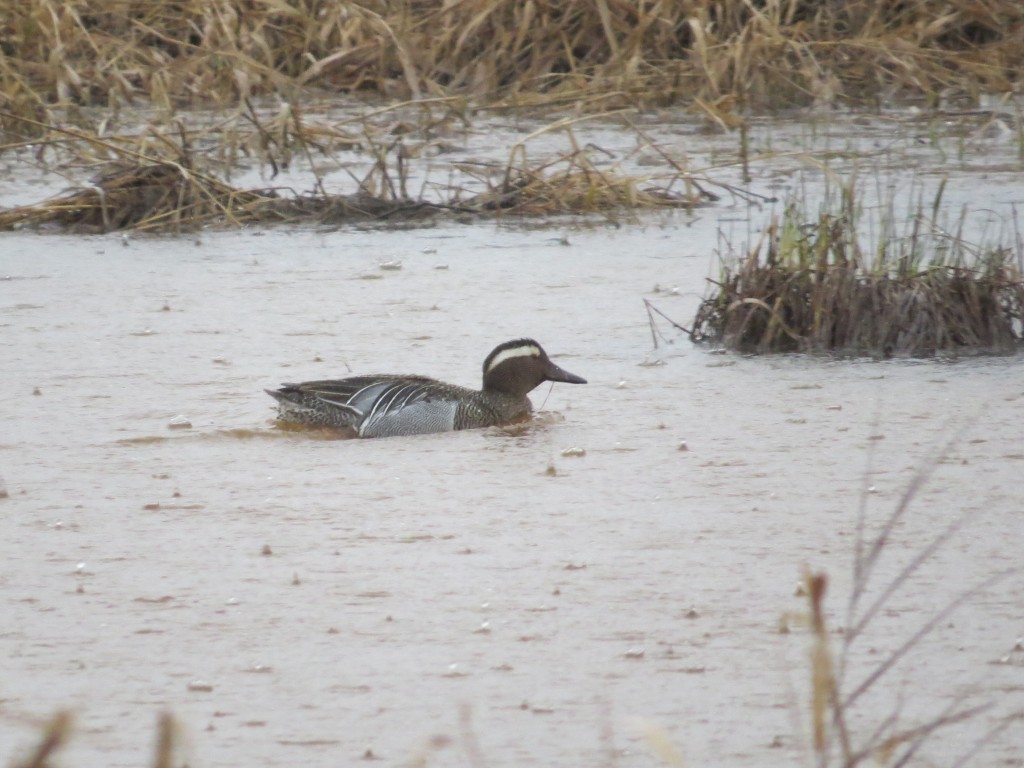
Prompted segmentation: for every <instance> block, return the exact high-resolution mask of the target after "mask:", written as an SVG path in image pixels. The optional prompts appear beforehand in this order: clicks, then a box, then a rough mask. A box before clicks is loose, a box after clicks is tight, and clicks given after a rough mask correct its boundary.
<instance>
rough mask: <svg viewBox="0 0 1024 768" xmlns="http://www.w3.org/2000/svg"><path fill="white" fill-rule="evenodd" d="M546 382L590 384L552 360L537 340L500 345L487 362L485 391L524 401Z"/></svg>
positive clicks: (488, 357)
mask: <svg viewBox="0 0 1024 768" xmlns="http://www.w3.org/2000/svg"><path fill="white" fill-rule="evenodd" d="M545 381H562V382H565V383H566V384H586V383H587V380H586V379H584V378H582V377H580V376H577V375H575V374H573V373H569V372H568V371H564V370H562V369H561V368H559V367H558V366H557V365H555V364H554V363H553V362H551V360H550V359H549V358H548V355H547V353H546V352H545V351H544V349H543V348H542V347H541V345H540V344H538V343H537V342H536V341H534V340H533V339H515V340H513V341H506V342H505V343H504V344H499V345H498V346H496V347H495V348H494V351H493V352H491V354H489V355H488V356H487V359H486V360H484V391H485V392H502V393H504V394H507V395H512V396H514V397H524V396H525V395H526V393H527V392H529V391H530V390H532V389H533V388H534V387H536V386H537V385H539V384H541V383H543V382H545Z"/></svg>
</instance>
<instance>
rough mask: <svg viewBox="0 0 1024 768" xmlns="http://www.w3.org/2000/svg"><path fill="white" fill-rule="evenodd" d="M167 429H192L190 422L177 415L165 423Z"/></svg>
mask: <svg viewBox="0 0 1024 768" xmlns="http://www.w3.org/2000/svg"><path fill="white" fill-rule="evenodd" d="M167 428H168V429H192V422H191V421H189V420H188V418H187V417H185V416H182V415H181V414H178V415H177V416H175V417H174V418H173V419H171V420H170V421H169V422H167Z"/></svg>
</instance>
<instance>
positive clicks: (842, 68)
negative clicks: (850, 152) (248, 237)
mask: <svg viewBox="0 0 1024 768" xmlns="http://www.w3.org/2000/svg"><path fill="white" fill-rule="evenodd" d="M0 30H2V34H0V39H2V40H3V42H2V44H0V110H3V111H4V112H7V113H9V114H13V115H21V116H28V117H33V118H35V119H37V120H39V121H42V122H47V121H49V120H50V119H51V117H52V116H51V115H50V114H49V111H50V110H51V108H53V107H68V106H74V105H78V106H90V105H92V106H97V105H98V106H105V107H107V108H110V109H114V110H116V109H117V108H118V107H120V106H128V105H137V104H139V103H148V104H150V105H152V106H153V107H156V108H158V109H165V110H167V111H169V112H170V111H173V110H175V109H177V108H183V107H184V108H189V107H191V108H195V107H199V106H207V105H210V104H218V105H221V106H223V105H228V104H235V105H241V104H243V103H244V101H245V100H246V99H248V98H253V97H260V96H274V97H276V98H278V99H280V100H283V101H286V102H291V101H296V100H299V98H300V96H301V95H302V94H308V93H310V92H312V91H319V92H322V93H333V94H339V93H346V94H359V93H366V94H374V95H376V96H380V97H384V98H388V99H416V100H420V99H425V98H431V97H435V98H436V97H442V98H444V97H461V98H467V99H473V100H475V101H478V102H481V103H489V104H495V105H524V104H538V103H562V104H564V103H570V102H571V103H574V104H577V105H582V106H583V107H584V108H586V104H587V103H588V102H589V103H590V104H591V105H592V108H596V109H598V110H604V109H608V108H612V107H615V106H623V105H631V106H640V107H651V106H664V105H669V104H688V103H691V102H692V103H697V104H701V105H704V106H703V107H702V108H708V107H710V108H712V109H714V111H716V112H717V113H720V114H726V113H727V112H728V111H729V110H728V109H724V108H723V107H722V105H723V104H725V103H727V102H728V103H730V104H731V103H735V104H736V105H738V107H739V108H741V109H753V110H757V111H764V110H772V109H779V108H785V107H792V106H808V105H814V104H818V105H822V104H846V105H850V104H877V103H878V102H879V101H884V100H886V99H889V98H903V97H907V98H915V99H924V100H925V101H926V102H927V103H929V104H932V105H935V104H937V103H938V102H939V101H941V100H943V99H948V98H950V97H953V98H958V97H961V98H965V99H967V100H973V99H976V98H977V96H978V95H979V94H981V93H985V92H988V93H1009V92H1012V91H1013V90H1014V89H1015V88H1017V87H1019V86H1020V84H1021V72H1022V71H1024V6H1021V4H1020V3H1018V2H1016V1H1015V0H989V2H985V3H980V2H977V0H921V1H920V2H915V3H899V2H882V3H875V4H863V3H859V4H858V3H853V4H850V3H819V2H811V0H768V1H765V2H745V1H744V0H725V1H724V2H719V3H691V2H679V3H664V2H657V1H656V0H640V1H638V2H611V0H532V2H529V3H522V2H520V1H519V0H467V1H466V2H458V3H443V2H440V0H402V1H400V2H383V0H361V2H351V3H335V2H328V0H295V2H289V3H249V2H242V0H228V1H227V2H222V3H216V4H213V5H211V4H209V3H206V2H200V0H176V1H175V2H169V3H152V2H145V1H144V0H115V1H114V2H101V1H100V0H70V1H68V2H57V1H56V0H27V1H26V2H18V3H8V4H7V5H6V6H5V8H4V10H3V12H2V13H0ZM26 129H27V126H26V125H25V124H18V123H15V122H12V121H10V120H9V119H4V118H0V130H2V131H4V132H6V133H8V134H10V135H17V136H22V137H26V136H28V135H29V134H27V133H26Z"/></svg>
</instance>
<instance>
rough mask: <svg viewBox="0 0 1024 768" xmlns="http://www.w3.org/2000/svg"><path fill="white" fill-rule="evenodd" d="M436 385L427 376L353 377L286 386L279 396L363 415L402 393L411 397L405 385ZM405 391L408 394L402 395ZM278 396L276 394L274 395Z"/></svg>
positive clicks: (398, 403) (396, 405) (398, 405)
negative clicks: (313, 400)
mask: <svg viewBox="0 0 1024 768" xmlns="http://www.w3.org/2000/svg"><path fill="white" fill-rule="evenodd" d="M435 383H436V382H435V381H434V380H433V379H428V378H426V377H424V376H390V375H384V376H352V377H351V378H348V379H325V380H323V381H304V382H302V383H301V384H283V385H281V388H280V389H279V390H277V393H279V394H280V395H282V396H284V397H285V398H287V399H300V400H304V401H307V402H308V401H309V399H311V398H315V399H316V400H319V401H321V402H323V403H326V404H327V405H330V406H332V407H335V408H341V409H343V410H347V411H357V412H358V413H359V414H360V415H366V414H368V413H370V412H371V411H372V410H373V408H374V406H375V405H378V404H381V403H382V402H392V401H395V399H396V397H399V396H400V395H402V394H404V395H405V396H406V397H408V396H409V395H410V391H409V390H410V387H408V386H403V385H410V384H415V385H417V386H418V387H423V386H426V385H429V384H435ZM412 389H415V387H413V388H412ZM402 390H405V391H404V392H402ZM272 394H273V393H272ZM275 396H277V395H276V394H275ZM402 402H404V401H403V400H398V402H397V403H396V404H395V406H394V407H397V408H401V407H402V405H401V403H402Z"/></svg>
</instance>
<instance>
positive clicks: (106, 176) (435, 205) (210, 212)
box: [0, 103, 741, 232]
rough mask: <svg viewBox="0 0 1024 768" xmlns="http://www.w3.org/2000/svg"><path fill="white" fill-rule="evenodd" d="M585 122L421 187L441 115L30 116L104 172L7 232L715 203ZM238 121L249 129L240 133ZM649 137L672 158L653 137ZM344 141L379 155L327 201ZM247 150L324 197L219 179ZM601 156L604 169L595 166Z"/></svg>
mask: <svg viewBox="0 0 1024 768" xmlns="http://www.w3.org/2000/svg"><path fill="white" fill-rule="evenodd" d="M596 117H599V116H596ZM445 119H447V118H445ZM586 119H591V117H581V118H576V119H573V120H568V121H567V120H560V121H556V122H555V123H553V124H552V125H550V126H548V127H546V128H542V129H539V130H538V131H535V132H534V133H533V134H531V135H529V136H527V137H525V138H523V139H522V140H521V141H520V142H518V143H517V144H516V145H515V146H514V147H513V148H512V150H511V152H510V155H509V160H508V163H507V164H505V165H504V166H501V165H495V164H493V163H480V162H462V163H458V162H456V163H455V164H454V165H455V166H457V167H458V168H459V169H460V170H461V171H463V172H464V173H466V174H467V175H468V176H470V177H473V178H475V180H476V183H475V184H474V186H473V187H472V188H471V189H467V188H463V187H457V186H456V187H453V186H452V185H450V184H449V185H445V186H440V185H433V184H431V183H429V180H427V181H422V180H421V181H420V188H419V189H418V190H413V189H410V187H411V182H410V178H411V176H412V175H413V174H414V173H417V172H419V171H420V170H422V168H423V166H422V165H420V166H416V168H415V170H414V169H413V163H414V162H415V158H414V156H413V155H414V152H415V150H414V149H412V148H411V146H410V144H409V143H407V141H406V133H407V132H409V133H415V134H417V135H419V136H426V135H429V134H430V131H431V125H432V124H433V123H432V122H431V121H430V120H429V119H428V120H425V122H423V123H421V124H418V125H414V126H405V125H404V124H402V123H400V122H399V123H397V124H396V123H395V122H394V121H390V122H389V123H388V124H387V125H386V126H385V127H383V128H382V127H380V126H374V125H373V124H372V123H371V122H370V121H369V120H368V119H364V120H363V121H362V122H361V123H360V124H359V125H358V127H359V131H358V132H356V131H355V130H353V126H349V125H346V126H340V127H339V126H329V125H325V124H323V123H319V124H317V123H310V122H308V121H306V120H305V119H304V118H303V117H302V115H301V114H300V112H299V111H298V110H297V109H295V108H294V107H293V106H292V105H284V106H283V107H282V108H281V109H280V110H279V111H278V112H277V113H276V114H274V115H273V116H272V117H270V118H269V119H268V118H266V117H262V118H261V117H260V116H259V115H258V114H257V112H256V110H255V109H253V107H252V105H251V104H249V103H247V104H246V111H245V112H243V113H240V115H239V116H237V117H236V120H235V122H234V123H233V125H232V127H231V128H230V129H225V128H224V127H223V126H219V127H218V126H214V127H212V128H209V129H207V130H205V131H204V130H193V131H186V130H185V128H184V127H183V125H182V124H181V123H179V122H175V123H173V124H172V125H171V126H170V128H168V129H161V128H159V127H157V126H156V125H148V126H146V127H145V128H144V129H142V130H141V131H139V132H137V133H135V134H133V135H120V136H109V137H106V138H99V137H98V136H96V135H95V134H94V133H90V132H88V131H83V130H79V129H73V128H65V127H60V126H56V125H51V124H45V123H39V122H38V121H35V120H33V119H30V118H24V117H21V118H17V120H18V121H19V122H26V123H31V124H32V127H33V128H36V129H39V132H40V137H39V138H38V139H36V140H35V141H34V142H33V147H34V153H35V157H36V159H37V161H39V163H40V164H41V165H45V166H47V167H49V168H53V167H57V168H63V167H68V166H74V167H85V168H89V169H92V170H93V171H94V175H93V176H92V178H91V179H90V180H89V183H88V184H86V185H76V186H75V187H73V188H72V189H71V190H70V191H68V192H66V193H63V194H61V195H58V196H57V197H55V198H52V199H49V200H44V201H42V202H40V203H38V204H32V205H25V206H19V207H16V208H10V209H0V230H5V229H7V230H10V229H22V228H26V227H28V228H55V229H62V230H67V231H72V232H111V231H118V230H134V231H175V232H180V231H191V230H195V229H197V228H199V227H209V226H239V225H244V224H256V223H264V224H274V223H293V224H294V223H321V224H332V225H336V224H342V223H346V222H352V221H375V222H388V223H394V222H409V221H418V220H422V219H430V218H434V217H437V216H460V217H466V216H476V217H495V216H520V217H522V216H545V217H551V216H559V215H568V214H572V215H580V214H583V215H587V214H597V215H603V216H606V217H609V218H612V219H615V218H616V217H619V216H622V215H632V213H633V212H635V211H636V210H638V209H642V208H669V207H671V208H693V207H696V206H698V205H703V204H706V203H708V202H711V201H714V200H716V199H717V195H716V194H714V193H713V192H711V191H709V189H708V187H710V186H714V185H715V182H714V181H712V180H710V179H698V178H697V177H695V176H694V175H693V174H691V173H689V172H688V171H687V169H686V168H685V167H684V166H683V165H681V164H680V163H679V161H676V160H674V159H673V158H671V157H670V156H668V155H667V154H664V153H662V157H663V159H664V161H665V164H666V165H667V166H668V170H667V171H666V170H664V169H661V170H659V171H657V172H656V173H654V174H652V175H651V176H650V177H640V176H637V175H635V174H631V173H629V172H627V171H625V170H623V169H622V168H621V167H620V166H619V165H617V164H611V163H610V162H608V155H607V153H604V152H602V150H600V148H597V147H592V146H586V147H584V146H581V145H580V143H579V142H578V141H577V140H576V138H575V136H574V135H573V133H572V124H573V123H574V122H578V121H580V120H586ZM240 120H244V121H245V123H246V124H247V126H248V127H247V128H245V129H241V128H239V126H238V121H240ZM555 130H557V131H560V132H562V133H564V134H565V136H566V137H567V139H568V141H569V144H570V146H571V147H572V148H571V150H570V151H569V152H567V153H566V154H564V155H561V156H557V157H554V158H545V159H543V160H540V161H532V160H531V159H530V158H529V157H528V153H527V146H528V144H529V143H530V142H531V141H532V140H533V139H535V138H537V137H538V136H541V135H543V134H546V133H549V132H551V131H555ZM214 134H216V135H214ZM640 138H642V140H643V141H645V142H648V143H647V144H645V146H649V147H650V148H651V149H653V150H655V151H659V152H660V150H658V148H657V147H656V145H654V144H653V142H650V141H649V139H647V137H644V136H642V135H641V137H640ZM425 143H429V142H421V143H420V145H419V146H420V148H422V146H423V145H424V144H425ZM413 144H416V142H415V141H414V142H413ZM200 147H202V149H200ZM339 147H342V148H345V149H351V148H352V147H356V148H358V150H359V154H360V156H361V157H362V158H368V159H369V160H370V161H371V162H370V163H369V169H368V170H367V171H366V172H365V174H364V175H362V176H361V177H357V176H355V175H354V174H353V173H352V171H351V170H349V168H348V167H347V165H345V164H340V163H337V162H336V161H335V162H334V163H333V165H335V166H339V167H342V168H344V169H345V171H346V172H348V174H349V176H350V177H351V179H352V186H353V187H354V188H355V191H354V192H352V193H350V194H332V193H328V192H327V191H326V187H325V184H324V182H323V179H322V178H321V176H320V175H319V174H318V172H317V171H316V157H326V158H328V159H333V158H334V152H335V150H337V149H338V148H339ZM239 156H247V157H255V158H257V159H258V161H259V163H260V165H261V167H262V168H264V169H265V170H266V171H268V172H269V175H270V176H271V178H272V179H273V178H274V177H276V176H277V174H278V172H279V170H280V169H282V168H285V167H288V166H289V165H290V164H291V163H292V162H294V161H295V160H296V159H297V158H298V159H300V160H301V162H302V165H303V167H304V168H309V169H311V173H310V179H311V183H312V189H309V190H306V191H295V190H293V189H290V188H285V187H263V188H257V189H241V188H238V187H235V186H232V185H231V184H229V183H227V182H225V181H222V180H220V179H219V178H217V176H216V175H215V174H214V172H213V170H212V168H221V169H222V170H226V171H229V172H230V170H231V169H232V168H233V167H234V165H235V163H236V162H237V160H238V157H239ZM595 156H597V158H598V159H600V160H602V161H604V162H601V163H599V162H597V161H596V160H595ZM44 157H49V160H47V161H44V160H43V158H44ZM363 162H364V164H365V160H364V161H363ZM481 190H482V191H481ZM733 193H734V194H741V193H739V192H738V191H737V190H733Z"/></svg>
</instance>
